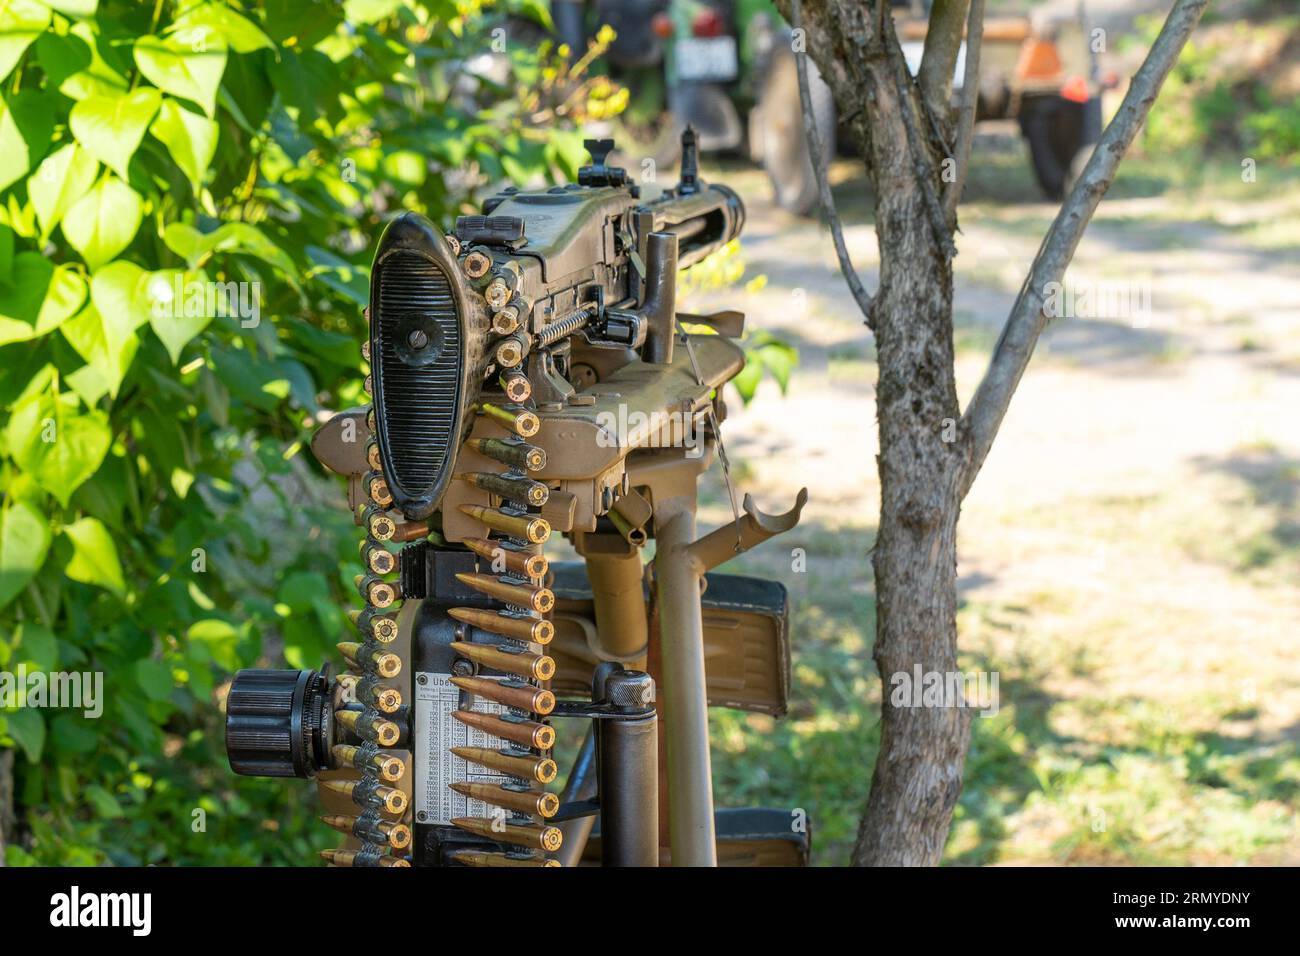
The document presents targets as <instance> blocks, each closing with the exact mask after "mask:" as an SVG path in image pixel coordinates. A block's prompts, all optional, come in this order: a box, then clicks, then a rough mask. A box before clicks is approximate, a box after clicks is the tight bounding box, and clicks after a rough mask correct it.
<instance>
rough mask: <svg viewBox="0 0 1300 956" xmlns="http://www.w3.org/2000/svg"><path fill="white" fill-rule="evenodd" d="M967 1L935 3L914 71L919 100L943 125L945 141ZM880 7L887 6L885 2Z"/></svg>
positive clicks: (968, 0)
mask: <svg viewBox="0 0 1300 956" xmlns="http://www.w3.org/2000/svg"><path fill="white" fill-rule="evenodd" d="M969 2H970V0H934V7H933V8H932V9H931V10H930V22H929V25H928V26H927V27H926V30H925V50H924V51H923V52H922V54H921V65H920V67H919V68H918V69H917V71H916V79H917V82H919V83H920V85H921V96H922V98H923V99H924V100H925V103H926V106H928V107H929V109H930V112H931V113H933V114H934V115H935V116H936V117H937V118H938V119H939V120H940V121H941V122H942V124H943V129H944V131H945V137H944V138H945V139H946V138H947V131H948V130H949V112H950V107H949V103H950V101H951V99H952V75H953V71H954V70H955V69H956V66H957V54H958V52H959V51H960V50H961V33H962V27H963V26H964V25H965V23H966V6H967V4H968V3H969ZM882 6H888V2H887V0H886V2H885V3H883V4H882Z"/></svg>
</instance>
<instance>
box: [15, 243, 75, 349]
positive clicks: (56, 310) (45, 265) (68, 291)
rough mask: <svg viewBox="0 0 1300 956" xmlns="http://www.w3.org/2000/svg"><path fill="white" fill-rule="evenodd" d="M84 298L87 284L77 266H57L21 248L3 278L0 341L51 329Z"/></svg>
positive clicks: (62, 321)
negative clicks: (7, 274)
mask: <svg viewBox="0 0 1300 956" xmlns="http://www.w3.org/2000/svg"><path fill="white" fill-rule="evenodd" d="M85 298H86V284H85V283H84V282H83V281H82V279H81V276H80V275H79V274H78V273H77V270H76V267H75V266H72V265H69V264H66V263H65V264H64V265H61V266H59V267H57V268H55V267H53V266H51V265H50V261H49V260H48V259H46V258H45V257H44V256H42V255H41V254H40V253H39V252H20V253H19V254H18V255H17V256H15V257H14V260H13V263H12V267H11V270H10V273H9V278H8V279H7V280H4V281H0V345H5V344H7V343H9V342H25V341H26V340H28V339H31V338H35V337H36V336H40V335H44V334H46V333H47V332H52V331H53V330H54V329H57V328H58V327H59V326H60V325H62V324H63V323H64V321H66V320H67V318H68V316H70V315H72V314H73V313H74V312H76V311H77V309H79V308H80V307H81V303H82V302H83V301H85Z"/></svg>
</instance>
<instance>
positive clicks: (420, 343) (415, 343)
mask: <svg viewBox="0 0 1300 956" xmlns="http://www.w3.org/2000/svg"><path fill="white" fill-rule="evenodd" d="M406 344H407V345H409V346H410V347H411V348H413V349H415V350H417V351H418V350H420V349H422V348H424V347H425V346H426V345H428V344H429V335H428V333H427V332H425V331H424V330H423V329H415V330H414V331H412V332H411V334H410V335H408V336H407V337H406Z"/></svg>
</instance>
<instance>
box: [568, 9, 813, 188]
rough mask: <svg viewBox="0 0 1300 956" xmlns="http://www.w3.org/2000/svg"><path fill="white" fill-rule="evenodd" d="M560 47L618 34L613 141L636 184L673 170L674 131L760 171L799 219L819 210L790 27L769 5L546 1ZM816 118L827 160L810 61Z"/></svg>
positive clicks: (611, 56)
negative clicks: (621, 94) (649, 172)
mask: <svg viewBox="0 0 1300 956" xmlns="http://www.w3.org/2000/svg"><path fill="white" fill-rule="evenodd" d="M551 11H552V16H553V18H554V21H555V28H556V32H557V33H558V34H559V39H560V40H562V41H563V42H565V43H567V44H568V45H569V47H570V49H572V50H579V51H580V50H584V49H586V46H587V39H588V38H589V37H591V36H593V35H594V34H595V32H596V30H598V29H599V28H600V27H601V26H605V25H608V26H610V27H612V28H613V29H614V31H615V33H616V34H617V36H616V39H615V40H614V41H613V43H612V44H611V45H610V48H609V51H608V53H607V54H606V58H605V59H606V64H605V65H606V68H607V69H608V71H609V73H610V75H611V76H612V77H613V78H615V79H616V80H618V81H619V82H620V83H621V84H622V85H623V86H625V87H627V88H628V90H629V92H630V94H631V99H630V100H629V104H628V108H627V110H626V111H625V112H624V114H623V116H622V117H620V126H621V128H620V129H618V130H615V131H613V132H614V134H615V137H616V139H618V140H619V142H621V143H624V144H631V145H629V146H628V147H627V149H626V150H625V152H624V154H623V156H622V160H623V162H624V163H625V164H626V165H628V166H629V167H630V168H631V171H632V173H633V175H634V176H635V175H637V174H638V173H639V172H641V171H643V170H644V169H645V168H646V165H645V164H646V161H647V160H649V161H653V163H654V164H656V166H660V165H665V166H671V165H673V164H675V163H676V161H677V150H678V143H679V142H680V140H681V132H682V130H683V129H685V128H686V127H687V126H688V125H689V126H691V127H692V128H694V130H695V132H696V135H697V138H698V143H699V148H700V150H701V151H702V152H712V153H726V152H730V153H740V154H742V155H747V156H749V157H750V158H751V159H752V160H753V161H754V162H756V163H759V164H761V165H762V166H763V168H764V169H765V170H766V171H767V174H768V177H769V178H770V179H771V182H772V191H773V198H774V199H775V201H776V203H777V204H778V205H780V206H781V207H782V208H785V209H788V210H790V211H791V212H795V213H799V214H805V213H808V212H810V211H811V210H812V209H813V207H814V206H815V205H816V202H817V182H816V179H815V177H814V175H813V169H812V163H811V162H810V160H809V157H808V147H807V141H806V139H805V136H804V130H803V112H802V109H801V108H800V102H799V85H798V78H797V74H796V72H795V58H794V53H793V49H792V45H793V44H792V38H791V34H790V29H789V27H787V26H786V25H785V23H784V22H783V21H782V20H781V18H780V16H779V15H778V14H777V12H776V8H775V7H774V6H773V5H772V4H771V3H770V2H769V0H587V2H583V0H552V3H551ZM808 66H809V82H810V92H811V94H812V106H813V113H814V115H815V116H816V118H817V125H818V129H819V131H820V132H821V137H822V141H823V142H822V145H823V149H824V150H825V152H826V156H824V157H823V158H822V159H823V161H826V160H828V159H829V158H830V156H831V155H832V154H833V151H834V147H835V123H836V120H835V104H834V101H833V100H832V98H831V92H830V89H829V88H828V87H827V86H826V84H825V83H824V82H823V81H822V79H821V76H820V75H819V74H818V72H817V67H816V65H815V64H814V63H813V62H812V60H811V59H809V61H808Z"/></svg>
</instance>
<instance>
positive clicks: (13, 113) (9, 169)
mask: <svg viewBox="0 0 1300 956" xmlns="http://www.w3.org/2000/svg"><path fill="white" fill-rule="evenodd" d="M53 132H54V111H53V109H52V108H51V104H50V102H49V100H48V98H47V97H46V96H44V95H43V94H41V93H38V92H35V91H28V90H24V91H23V92H21V93H18V94H16V95H14V96H10V97H9V98H8V100H7V101H6V102H3V103H0V190H3V189H8V188H9V186H10V185H12V184H13V183H15V182H17V181H18V180H19V179H21V178H22V177H24V176H26V175H27V173H28V171H29V170H31V168H32V167H33V166H35V165H36V161H37V160H39V159H40V158H41V157H42V156H44V155H45V151H46V150H47V149H49V147H50V136H51V135H52V134H53Z"/></svg>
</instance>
